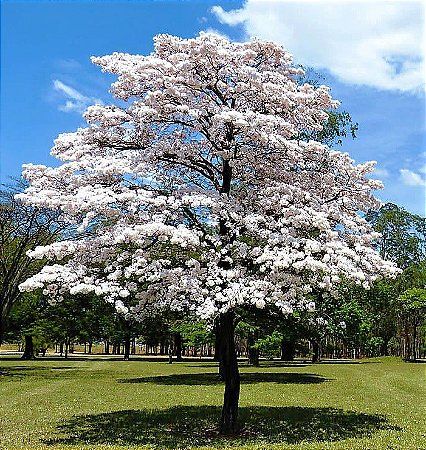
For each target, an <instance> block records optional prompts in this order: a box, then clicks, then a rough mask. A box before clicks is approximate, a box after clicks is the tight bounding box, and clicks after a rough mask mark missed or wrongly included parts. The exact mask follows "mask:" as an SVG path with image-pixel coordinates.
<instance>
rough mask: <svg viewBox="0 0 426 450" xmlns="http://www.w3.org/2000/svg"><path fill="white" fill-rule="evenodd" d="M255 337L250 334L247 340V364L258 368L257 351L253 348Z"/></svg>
mask: <svg viewBox="0 0 426 450" xmlns="http://www.w3.org/2000/svg"><path fill="white" fill-rule="evenodd" d="M255 340H256V337H255V336H254V335H252V334H249V335H248V338H247V353H248V362H249V364H250V365H252V366H255V367H257V366H259V349H258V348H256V347H255V346H254V344H255V343H256V342H255Z"/></svg>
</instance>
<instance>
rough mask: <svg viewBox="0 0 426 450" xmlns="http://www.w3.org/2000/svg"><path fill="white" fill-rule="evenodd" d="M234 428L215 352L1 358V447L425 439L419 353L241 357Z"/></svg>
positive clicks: (425, 381) (369, 443) (373, 444)
mask: <svg viewBox="0 0 426 450" xmlns="http://www.w3.org/2000/svg"><path fill="white" fill-rule="evenodd" d="M241 380H242V386H241V401H240V404H241V408H240V424H241V428H242V431H241V433H240V435H239V436H234V437H229V438H226V439H225V438H223V437H220V436H219V435H218V433H217V423H218V419H219V416H220V406H221V403H222V399H223V384H222V382H220V381H219V379H218V376H217V365H216V363H213V362H209V361H207V360H203V361H200V362H197V361H194V360H189V361H184V362H182V363H174V364H171V365H170V364H167V363H166V362H165V361H164V360H160V361H158V360H147V359H143V358H134V359H133V360H131V361H122V360H119V359H116V358H101V357H81V356H79V357H78V358H73V357H71V358H70V359H69V360H63V359H59V358H39V359H37V360H35V361H27V362H24V361H21V360H19V359H16V358H11V357H7V358H0V449H1V450H9V449H10V450H15V449H35V450H41V449H43V450H47V449H48V450H56V449H61V450H65V449H66V450H77V449H79V450H125V449H126V450H136V449H161V448H164V449H171V448H181V449H184V448H194V449H201V448H202V449H225V448H238V447H239V448H241V449H250V450H260V449H262V450H263V449H266V448H267V449H268V450H269V449H274V450H278V449H293V450H295V449H311V450H314V449H315V450H323V449H395V450H396V449H417V450H420V449H426V365H425V364H408V363H403V362H401V361H400V360H398V359H396V358H377V359H370V360H365V361H347V362H345V361H336V363H335V364H334V363H333V361H327V363H325V364H324V363H322V364H310V363H308V362H302V361H298V362H295V363H283V362H280V361H263V362H262V363H261V366H260V367H256V368H254V367H250V366H247V365H246V364H244V363H243V364H242V365H241Z"/></svg>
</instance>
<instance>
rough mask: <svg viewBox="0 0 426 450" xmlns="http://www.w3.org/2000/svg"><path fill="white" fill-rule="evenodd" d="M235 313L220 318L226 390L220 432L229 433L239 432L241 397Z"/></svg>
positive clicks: (221, 352) (229, 312)
mask: <svg viewBox="0 0 426 450" xmlns="http://www.w3.org/2000/svg"><path fill="white" fill-rule="evenodd" d="M234 330H235V324H234V313H233V312H232V311H228V312H227V313H225V314H222V315H221V317H220V319H219V330H218V331H219V333H220V336H221V338H220V343H221V345H220V354H221V361H222V363H223V375H224V380H225V392H224V396H223V408H222V415H221V418H220V433H221V434H225V435H229V434H235V433H237V432H238V421H237V420H238V401H239V397H240V374H239V371H238V362H237V354H236V351H235V339H234Z"/></svg>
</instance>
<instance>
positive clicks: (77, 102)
mask: <svg viewBox="0 0 426 450" xmlns="http://www.w3.org/2000/svg"><path fill="white" fill-rule="evenodd" d="M53 89H54V90H55V91H57V92H60V93H61V94H63V95H64V96H65V97H66V98H67V99H66V102H65V104H62V105H60V106H59V107H58V108H59V110H60V111H64V112H78V113H83V112H84V111H85V110H86V108H87V107H88V106H89V105H92V104H93V103H96V104H102V101H101V100H99V99H97V98H94V97H87V96H86V95H83V94H82V93H81V92H79V91H77V90H76V89H74V88H73V87H71V86H68V85H67V84H65V83H63V82H62V81H60V80H54V81H53Z"/></svg>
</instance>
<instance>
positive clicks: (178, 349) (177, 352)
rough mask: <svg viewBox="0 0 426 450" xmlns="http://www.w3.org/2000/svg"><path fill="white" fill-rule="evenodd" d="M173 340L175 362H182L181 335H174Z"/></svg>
mask: <svg viewBox="0 0 426 450" xmlns="http://www.w3.org/2000/svg"><path fill="white" fill-rule="evenodd" d="M174 338H175V339H174V341H175V342H174V343H175V345H174V347H175V349H174V350H175V351H174V353H175V355H176V361H182V335H181V334H180V333H175V336H174Z"/></svg>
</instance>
